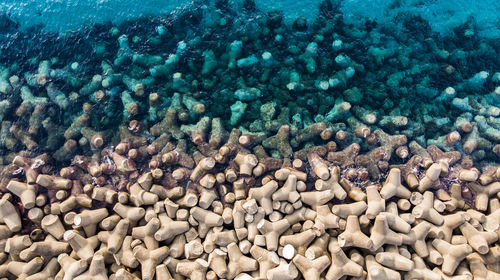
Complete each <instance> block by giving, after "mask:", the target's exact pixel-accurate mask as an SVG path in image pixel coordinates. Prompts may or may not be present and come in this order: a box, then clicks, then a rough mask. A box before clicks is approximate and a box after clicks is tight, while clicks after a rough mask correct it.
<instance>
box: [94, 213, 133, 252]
mask: <svg viewBox="0 0 500 280" xmlns="http://www.w3.org/2000/svg"><path fill="white" fill-rule="evenodd" d="M129 226H130V222H129V220H127V219H121V220H120V221H119V222H118V224H117V225H116V226H115V228H114V229H113V231H101V232H99V233H98V234H97V238H99V240H100V241H101V242H106V244H107V247H108V251H109V252H110V253H111V254H115V253H116V252H118V250H120V247H121V246H122V243H123V239H124V238H125V236H126V235H127V232H128V229H129Z"/></svg>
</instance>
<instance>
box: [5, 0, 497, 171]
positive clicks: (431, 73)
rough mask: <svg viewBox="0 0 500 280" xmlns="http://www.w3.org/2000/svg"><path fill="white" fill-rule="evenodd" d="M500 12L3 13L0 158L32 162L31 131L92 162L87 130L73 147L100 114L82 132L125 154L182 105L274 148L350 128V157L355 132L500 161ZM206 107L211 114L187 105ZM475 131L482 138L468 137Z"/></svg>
mask: <svg viewBox="0 0 500 280" xmlns="http://www.w3.org/2000/svg"><path fill="white" fill-rule="evenodd" d="M499 5H500V4H499V3H498V2H497V1H487V0H485V1H382V0H379V1H354V0H351V1H326V0H325V1H319V0H315V1H272V2H271V1H252V0H247V1H224V0H220V1H219V0H218V1H192V2H187V1H128V2H127V3H126V4H124V2H123V1H112V0H108V1H105V0H104V1H4V2H2V3H1V12H2V17H1V24H0V27H1V34H0V65H2V75H1V76H2V88H1V90H0V91H1V93H0V97H1V100H2V101H3V103H2V104H3V105H2V112H1V114H0V119H1V121H2V122H3V126H4V127H3V137H2V141H0V152H1V153H2V154H3V155H7V154H9V153H12V152H18V151H21V150H23V149H26V148H27V145H26V143H22V142H23V141H20V142H16V141H15V140H12V139H18V138H19V137H20V136H19V135H18V136H15V135H14V134H15V133H13V132H11V131H12V130H14V131H16V132H19V133H21V132H23V133H26V132H27V131H28V130H30V129H31V132H29V133H28V134H29V137H31V138H32V140H33V141H34V142H36V143H37V145H34V146H33V145H32V146H33V149H34V150H36V153H41V152H54V151H56V150H58V149H60V148H61V146H62V145H63V144H64V143H67V141H68V140H69V139H73V140H75V141H77V142H78V141H81V143H80V144H81V145H79V146H78V147H79V148H78V150H79V151H80V152H82V151H86V150H87V149H88V146H87V143H86V141H85V140H89V139H86V138H85V136H82V135H81V133H80V132H78V133H76V135H74V136H73V137H65V136H64V132H66V131H67V130H68V129H69V128H71V127H72V125H74V123H75V122H77V118H78V117H79V116H81V115H82V113H88V114H89V120H88V121H87V122H86V123H85V124H84V125H83V126H86V127H89V128H91V129H92V131H106V133H105V134H106V135H108V138H109V140H110V142H113V141H111V139H113V135H114V134H115V133H114V132H113V131H116V130H117V129H118V128H119V127H120V126H122V125H125V124H128V123H129V122H130V121H131V120H138V121H140V122H143V123H144V124H145V126H146V130H147V128H148V127H151V126H153V125H154V124H156V123H158V122H160V121H161V120H162V119H163V116H164V114H165V112H166V110H167V109H168V108H173V107H175V106H178V107H179V108H180V107H182V110H183V111H185V113H186V114H187V115H186V116H184V115H183V116H182V117H181V118H182V120H181V123H182V124H185V125H194V124H196V123H197V122H198V121H199V119H200V117H201V116H208V117H211V118H213V117H216V118H221V119H222V123H223V125H224V127H225V129H226V130H228V131H230V130H231V129H232V128H239V129H240V130H241V131H243V132H245V131H248V132H252V133H257V134H259V133H260V134H264V135H266V136H270V135H272V134H273V133H276V132H277V130H278V128H279V125H283V124H288V125H290V126H291V135H292V136H294V135H296V134H297V133H298V131H300V130H301V129H304V128H306V127H308V126H310V125H311V124H314V123H318V122H327V123H328V124H329V126H331V128H332V131H333V132H338V131H339V130H342V131H347V133H348V136H349V137H348V140H346V142H345V143H343V144H340V146H346V145H347V144H349V143H362V142H363V140H362V137H361V138H360V137H359V135H356V132H355V130H356V128H357V127H359V126H360V125H365V126H368V127H369V128H371V131H373V130H375V129H377V128H380V129H383V130H384V131H385V132H387V133H389V134H393V135H394V134H402V135H405V136H406V137H408V143H410V142H411V141H415V142H416V143H418V144H419V145H421V146H423V147H426V146H428V145H437V146H438V147H440V148H441V149H443V150H459V151H460V152H461V153H464V154H465V153H466V152H465V151H464V147H463V145H462V144H460V145H454V144H453V145H452V146H448V145H447V144H446V136H447V135H448V134H449V133H452V132H454V131H458V132H459V133H460V134H461V138H462V140H464V141H465V140H466V138H467V137H469V138H476V135H477V137H480V138H479V139H480V141H479V143H481V144H479V145H476V146H475V147H476V148H475V149H474V150H473V151H471V152H470V153H469V154H471V155H472V156H473V157H474V159H477V160H478V161H483V160H484V161H485V162H491V161H497V160H498V158H497V156H496V155H495V153H494V152H492V149H493V147H495V145H496V144H498V139H500V136H499V135H498V132H499V131H500V130H499V128H500V126H499V123H500V121H499V119H498V117H499V113H498V110H499V109H498V107H497V106H499V104H498V100H499V98H498V93H496V91H500V89H499V81H498V79H499V74H498V71H500V70H499V64H500V56H499V55H498V53H499V51H500V45H499V38H500V33H499V14H500V13H499V11H500V7H499ZM41 79H42V80H41ZM103 81H105V82H106V83H108V85H107V86H105V85H104V82H103ZM138 87H139V88H140V89H138ZM27 92H29V94H27ZM96 93H98V94H102V95H103V96H96ZM152 93H155V94H158V96H159V101H155V102H157V103H158V104H156V105H154V106H153V105H151V102H152V101H151V100H150V97H151V94H152ZM176 93H177V95H176ZM179 93H180V94H181V95H182V96H184V97H182V98H181V99H182V100H181V99H179V98H180V97H179V95H178V94H179ZM27 96H28V97H27ZM186 96H187V97H186ZM30 97H33V98H39V99H37V100H38V101H36V102H32V101H31V102H30V100H29V99H30ZM179 102H180V103H182V104H177V103H179ZM199 103H200V104H202V105H203V106H204V107H205V109H204V112H203V113H202V114H201V115H197V114H196V113H195V112H193V110H194V109H193V107H190V106H192V105H193V104H199ZM36 105H39V107H38V109H35V107H36ZM42 106H43V109H41V108H42ZM132 107H133V108H132ZM35 111H36V112H37V114H35V115H34V112H35ZM367 114H372V115H373V117H375V118H376V120H375V121H373V122H372V121H369V120H366V117H367ZM369 116H371V115H369ZM271 120H273V121H274V123H273V124H270V123H269V122H270V121H271ZM462 122H469V123H472V125H473V127H474V129H472V130H469V131H462V130H461V129H460V125H461V123H462ZM12 126H14V129H12ZM79 129H80V128H79ZM471 133H472V134H471ZM471 135H472V136H471ZM87 138H88V137H87ZM9 139H10V140H9ZM312 140H313V142H315V141H316V142H317V141H318V140H317V139H316V140H315V139H312ZM483 140H484V141H483ZM9 141H11V142H12V141H14V143H10V142H9ZM476 142H477V141H476ZM311 143H312V142H311ZM304 145H306V144H304V143H295V146H296V147H297V148H302V147H304ZM35 146H36V148H35ZM362 149H363V150H365V151H368V150H371V147H370V146H369V145H367V146H365V145H363V146H362ZM272 153H273V155H274V156H278V157H279V156H280V153H279V152H276V151H272Z"/></svg>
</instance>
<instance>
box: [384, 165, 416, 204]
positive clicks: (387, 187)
mask: <svg viewBox="0 0 500 280" xmlns="http://www.w3.org/2000/svg"><path fill="white" fill-rule="evenodd" d="M410 195H411V192H410V190H408V189H407V188H406V187H405V186H403V184H401V170H400V169H399V168H391V170H389V174H388V175H387V179H386V180H385V182H384V184H383V185H382V189H381V190H380V196H382V198H383V199H385V200H388V199H390V198H391V197H393V196H397V197H400V198H405V199H408V198H410Z"/></svg>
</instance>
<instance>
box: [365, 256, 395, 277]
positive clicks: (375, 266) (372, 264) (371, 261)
mask: <svg viewBox="0 0 500 280" xmlns="http://www.w3.org/2000/svg"><path fill="white" fill-rule="evenodd" d="M365 261H366V271H367V272H368V278H367V279H371V280H400V279H401V275H400V274H399V272H397V271H395V270H393V269H390V268H387V267H385V266H382V265H380V264H379V263H378V262H377V261H376V260H375V257H374V256H372V255H367V256H366V257H365Z"/></svg>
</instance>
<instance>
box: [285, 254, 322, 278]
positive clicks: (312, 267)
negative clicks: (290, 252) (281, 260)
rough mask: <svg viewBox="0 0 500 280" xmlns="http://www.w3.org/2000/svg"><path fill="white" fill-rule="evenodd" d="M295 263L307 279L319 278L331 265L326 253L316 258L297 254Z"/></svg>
mask: <svg viewBox="0 0 500 280" xmlns="http://www.w3.org/2000/svg"><path fill="white" fill-rule="evenodd" d="M293 263H294V264H295V266H296V267H297V268H298V269H299V270H300V272H302V277H304V279H305V280H315V279H318V280H319V279H320V275H321V273H323V271H324V270H325V269H326V268H327V267H328V266H329V265H330V259H329V258H328V257H327V256H324V255H323V256H321V257H319V258H317V259H314V260H310V259H308V258H306V257H304V256H302V255H295V257H294V258H293Z"/></svg>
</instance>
